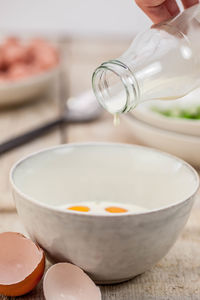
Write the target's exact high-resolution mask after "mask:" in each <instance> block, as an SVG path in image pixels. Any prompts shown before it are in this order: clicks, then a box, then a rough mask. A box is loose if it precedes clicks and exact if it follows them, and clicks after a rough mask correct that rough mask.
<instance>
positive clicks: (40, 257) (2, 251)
mask: <svg viewBox="0 0 200 300" xmlns="http://www.w3.org/2000/svg"><path fill="white" fill-rule="evenodd" d="M44 267H45V257H44V252H43V250H42V249H41V248H40V247H39V246H38V245H36V244H35V243H33V241H31V240H30V239H28V238H26V237H25V236H23V235H22V234H20V233H17V232H4V233H1V234H0V294H3V295H6V296H20V295H24V294H26V293H28V292H30V291H31V290H32V289H33V288H34V287H35V286H36V285H37V283H38V282H39V281H40V279H41V277H42V275H43V273H44Z"/></svg>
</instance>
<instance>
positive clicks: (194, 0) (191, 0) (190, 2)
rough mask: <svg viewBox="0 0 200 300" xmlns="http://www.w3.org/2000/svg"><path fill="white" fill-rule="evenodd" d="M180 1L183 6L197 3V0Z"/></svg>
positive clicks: (186, 6)
mask: <svg viewBox="0 0 200 300" xmlns="http://www.w3.org/2000/svg"><path fill="white" fill-rule="evenodd" d="M182 3H183V6H184V8H188V7H190V6H192V5H194V4H197V3H199V1H198V0H182Z"/></svg>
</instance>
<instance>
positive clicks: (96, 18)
mask: <svg viewBox="0 0 200 300" xmlns="http://www.w3.org/2000/svg"><path fill="white" fill-rule="evenodd" d="M149 24H151V22H150V21H149V20H148V18H147V17H146V16H145V15H144V14H143V13H142V12H141V11H140V9H139V8H138V7H137V6H136V4H135V2H134V1H133V0H84V1H82V0H58V1H55V0H42V1H40V0H35V1H31V0H17V1H13V0H0V28H1V31H2V30H3V31H5V32H9V33H10V32H11V33H18V32H32V33H41V32H42V33H46V34H53V33H54V34H59V35H66V34H68V35H73V36H76V37H77V36H78V37H80V36H81V37H83V36H84V37H88V36H95V37H96V36H101V37H102V36H103V37H110V36H112V37H117V38H119V37H121V38H127V37H128V38H130V37H133V35H134V34H135V33H137V32H138V31H140V30H143V29H145V28H147V27H148V26H149Z"/></svg>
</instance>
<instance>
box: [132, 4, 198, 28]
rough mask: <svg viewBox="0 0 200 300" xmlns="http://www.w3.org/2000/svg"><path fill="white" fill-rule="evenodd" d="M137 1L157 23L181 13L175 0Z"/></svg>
mask: <svg viewBox="0 0 200 300" xmlns="http://www.w3.org/2000/svg"><path fill="white" fill-rule="evenodd" d="M184 1H186V0H184ZM188 1H192V0H188ZM193 1H195V0H193ZM136 3H137V5H138V6H139V7H140V8H141V9H142V10H143V11H144V13H145V14H146V15H148V17H149V18H150V19H151V20H152V21H153V22H154V23H155V24H157V23H160V22H162V21H165V20H168V19H170V18H171V17H173V16H176V15H177V14H178V13H179V7H178V5H177V3H176V1H175V0H166V1H164V0H136Z"/></svg>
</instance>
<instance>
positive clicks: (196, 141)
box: [124, 116, 200, 168]
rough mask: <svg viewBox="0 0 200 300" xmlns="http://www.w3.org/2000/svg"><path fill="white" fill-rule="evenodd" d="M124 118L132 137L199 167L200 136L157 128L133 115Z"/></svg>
mask: <svg viewBox="0 0 200 300" xmlns="http://www.w3.org/2000/svg"><path fill="white" fill-rule="evenodd" d="M124 119H125V120H126V122H128V123H129V125H130V130H132V132H133V135H134V137H137V139H138V140H139V141H141V142H142V143H143V144H145V145H147V146H150V147H153V148H157V149H159V150H162V151H166V152H168V153H171V154H172V155H176V156H178V157H180V158H182V159H184V160H186V161H187V162H188V163H190V164H192V165H193V166H195V167H197V168H200V137H198V136H190V135H186V134H182V133H176V132H172V131H168V130H164V129H161V128H157V127H155V126H152V125H149V124H147V123H145V122H142V121H140V120H137V119H136V118H134V117H133V116H126V117H125V118H124Z"/></svg>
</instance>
